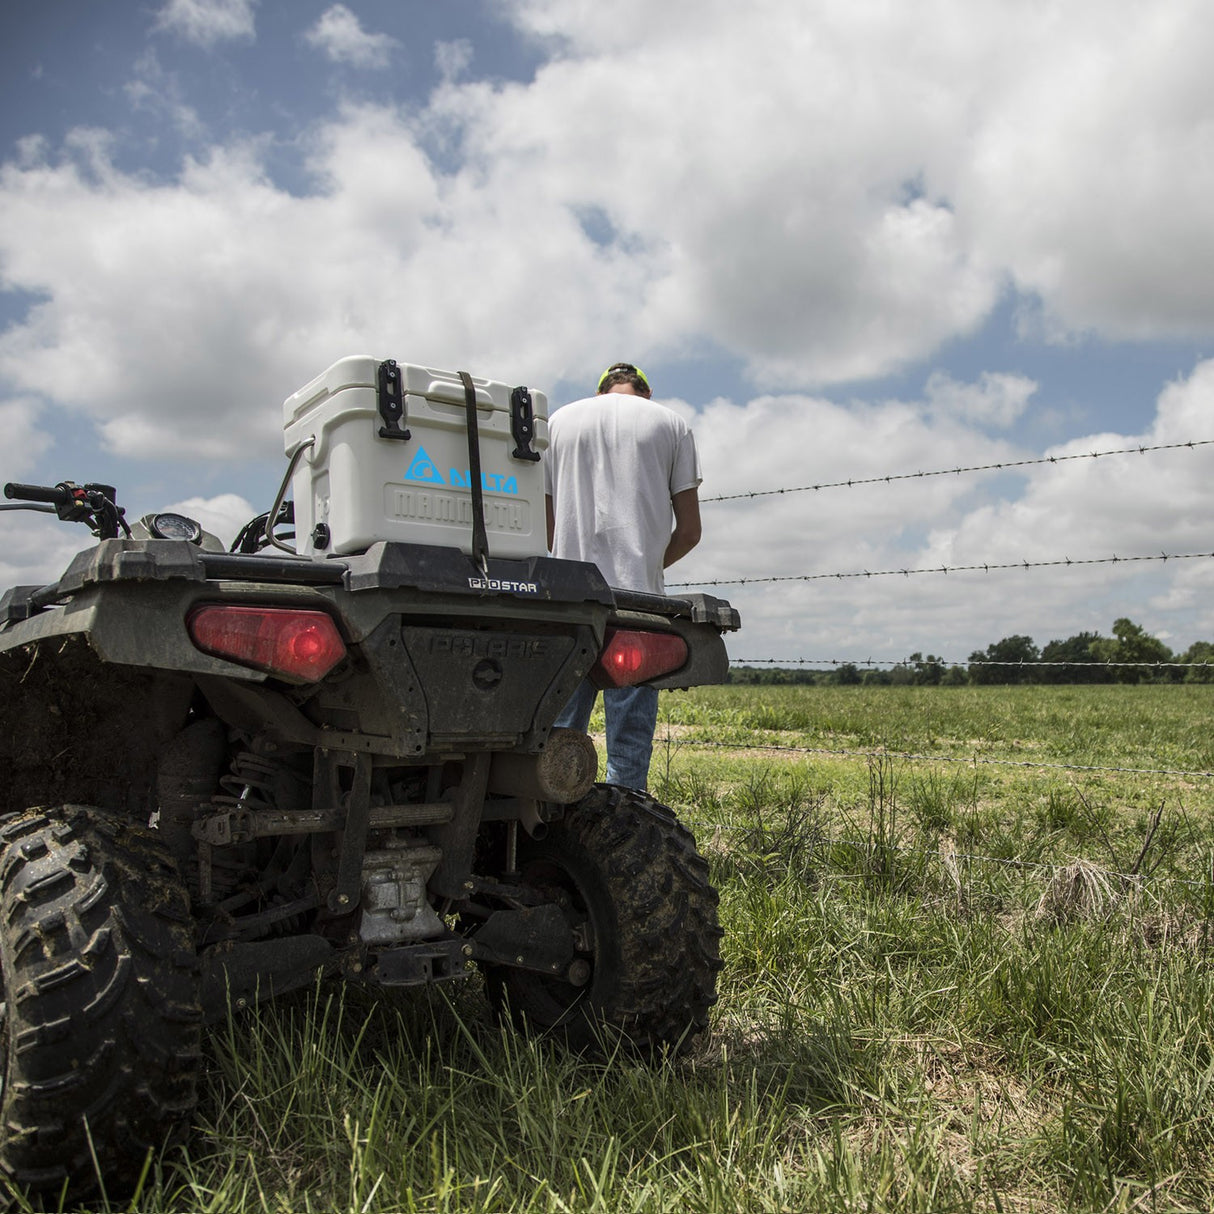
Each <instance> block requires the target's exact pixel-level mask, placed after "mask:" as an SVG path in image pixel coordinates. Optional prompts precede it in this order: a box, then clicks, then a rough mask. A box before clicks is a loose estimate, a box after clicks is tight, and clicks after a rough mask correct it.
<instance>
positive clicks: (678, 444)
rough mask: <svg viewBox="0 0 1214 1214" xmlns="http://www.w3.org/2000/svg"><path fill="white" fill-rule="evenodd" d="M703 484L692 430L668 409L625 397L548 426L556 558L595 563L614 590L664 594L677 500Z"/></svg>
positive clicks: (604, 399) (569, 413) (580, 406)
mask: <svg viewBox="0 0 1214 1214" xmlns="http://www.w3.org/2000/svg"><path fill="white" fill-rule="evenodd" d="M700 480H701V477H700V459H699V455H698V454H697V452H696V444H695V438H694V436H693V435H692V433H691V427H690V426H688V424H687V423H686V422H685V421H684V420H683V419H682V418H681V417H680V416H679V415H678V414H677V413H675V412H674V411H673V410H672V409H667V408H666V406H665V405H659V404H657V403H656V402H655V401H651V400H646V398H645V397H643V396H630V395H628V394H627V393H623V392H608V393H605V394H604V395H602V396H590V397H587V398H586V399H585V400H576V401H573V402H572V403H571V404H568V405H565V406H564V407H563V408H561V409H558V410H556V412H555V413H553V415H552V417H551V418H550V419H549V421H548V451H547V455H546V458H545V460H544V490H545V492H546V493H548V494H549V495H550V496H551V497H552V504H553V510H554V514H555V518H556V528H555V532H554V536H553V541H552V555H553V556H556V557H561V558H563V559H566V560H576V561H592V562H593V563H594V564H596V565H597V566H598V567H599V572H600V573H602V575H603V577H604V578H606V579H607V583H608V585H610V586H616V587H619V588H620V589H624V590H644V591H648V592H649V593H650V594H663V593H664V592H665V582H664V581H663V578H662V557H663V556H664V555H665V553H666V546H667V545H668V544H669V543H670V533H671V531H672V530H673V527H674V509H673V507H672V506H671V504H670V499H671V497H672V496H673V495H674V494H676V493H682V492H683V491H684V490H686V489H694V488H696V487H697V486H698V485H699V484H700Z"/></svg>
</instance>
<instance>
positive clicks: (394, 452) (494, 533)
mask: <svg viewBox="0 0 1214 1214" xmlns="http://www.w3.org/2000/svg"><path fill="white" fill-rule="evenodd" d="M471 379H472V385H473V388H474V390H475V397H476V429H477V433H478V438H479V443H478V449H479V452H480V472H481V476H480V483H481V497H482V508H483V514H484V524H485V526H484V534H485V539H486V541H487V544H488V550H489V555H491V556H500V557H508V558H519V557H529V556H542V555H544V553H545V552H546V551H547V533H546V525H545V515H544V473H543V468H542V466H541V463H540V457H541V455H542V453H543V452H544V451H546V450H547V448H548V401H547V398H546V397H545V395H544V394H543V393H542V392H532V391H529V390H528V389H527V388H512V387H510V386H509V385H507V384H503V383H498V382H496V381H495V380H491V379H478V378H476V377H475V376H473V377H471ZM283 425H284V444H285V448H286V453H287V455H288V456H290V455H292V454H294V453H295V452H296V451H298V450H299V449H300V447H301V445H302V444H305V443H308V442H309V440H311V445H310V446H308V447H307V449H306V450H303V451H301V453H300V457H299V462H298V463H297V465H296V468H295V474H294V478H293V481H292V488H293V491H294V497H295V535H296V548H297V549H298V551H299V552H302V553H310V554H311V553H316V554H322V555H323V554H326V553H330V552H331V553H351V552H364V551H366V549H367V548H369V547H370V546H371V545H372V544H373V543H375V542H376V541H377V540H399V541H404V542H406V543H413V544H437V545H443V546H446V547H452V548H460V549H462V550H463V551H464V552H465V553H469V554H471V553H472V551H473V506H472V502H473V495H472V468H473V467H474V463H473V460H472V459H471V457H470V452H469V446H468V426H467V401H466V392H465V387H464V384H463V382H462V380H461V378H460V375H459V373H458V372H454V371H438V370H436V369H435V368H433V367H419V366H415V365H413V364H411V363H397V362H395V361H393V360H391V359H388V360H384V359H377V358H372V357H370V356H369V355H355V356H353V357H350V358H343V359H341V360H340V361H339V362H336V363H334V364H333V365H332V366H331V367H330V368H329V369H328V370H327V371H325V372H323V373H322V374H321V375H318V376H317V377H316V378H315V379H314V380H312V382H311V383H310V384H307V385H305V386H304V387H302V388H300V390H299V391H298V392H296V393H295V394H294V395H293V396H289V397H288V398H287V399H286V401H284V402H283Z"/></svg>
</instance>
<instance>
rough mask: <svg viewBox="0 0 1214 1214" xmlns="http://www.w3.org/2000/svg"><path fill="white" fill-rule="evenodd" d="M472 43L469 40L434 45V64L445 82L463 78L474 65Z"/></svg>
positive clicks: (462, 39)
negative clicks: (459, 77) (458, 77)
mask: <svg viewBox="0 0 1214 1214" xmlns="http://www.w3.org/2000/svg"><path fill="white" fill-rule="evenodd" d="M472 57H473V56H472V43H471V42H469V41H468V39H467V38H456V39H455V40H454V41H451V42H436V43H435V44H434V62H435V64H436V65H437V67H438V71H439V75H441V76H442V78H443V80H444V81H450V80H454V79H455V78H456V77H457V76H462V75H463V74H464V72H466V71H467V70H468V68H469V67H470V66H471V64H472Z"/></svg>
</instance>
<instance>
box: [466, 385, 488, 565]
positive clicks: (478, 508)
mask: <svg viewBox="0 0 1214 1214" xmlns="http://www.w3.org/2000/svg"><path fill="white" fill-rule="evenodd" d="M459 378H460V382H461V383H462V384H463V385H464V413H465V415H466V417H467V428H468V479H469V480H471V482H472V486H471V488H472V559H473V560H474V561H475V562H476V563H477V564H478V565H479V566H480V567H481V568H482V569H488V567H489V564H488V563H489V540H488V538H487V537H486V535H485V497H484V492H483V490H482V487H481V440H480V429H479V427H478V425H477V418H476V387H475V386H474V385H473V383H472V376H471V375H469V374H468V372H467V371H461V372H460V373H459Z"/></svg>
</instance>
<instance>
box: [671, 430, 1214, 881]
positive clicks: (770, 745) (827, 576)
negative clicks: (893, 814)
mask: <svg viewBox="0 0 1214 1214" xmlns="http://www.w3.org/2000/svg"><path fill="white" fill-rule="evenodd" d="M1211 445H1214V439H1197V440H1191V441H1186V442H1177V443H1160V444H1153V445H1145V444H1143V445H1137V446H1133V447H1122V448H1115V449H1110V450H1104V451H1092V452H1086V453H1077V454H1072V455H1057V456H1041V457H1038V458H1032V459H1023V460H1009V461H1001V462H993V463H981V464H979V463H975V464H970V465H960V466H956V467H951V468H943V469H936V470H929V471H914V472H896V473H888V474H884V475H879V476H868V477H849V478H847V479H843V480H836V481H829V482H819V483H813V484H807V485H799V486H791V487H783V488H777V489H764V490H754V491H749V492H741V493H730V494H721V495H718V496H715V497H707V498H703V499H702V504H704V505H712V504H716V503H729V502H739V501H754V500H755V499H759V498H780V497H787V496H789V495H793V494H800V493H820V492H822V491H826V490H834V489H856V488H860V487H864V486H879V485H892V484H895V483H899V482H909V481H921V480H926V479H928V478H933V477H954V476H960V475H963V474H980V473H991V472H1000V471H1008V470H1013V469H1023V468H1028V467H1032V466H1049V465H1059V464H1063V463H1068V462H1075V461H1084V460H1099V459H1105V458H1109V457H1114V456H1146V455H1148V454H1152V453H1155V452H1161V451H1174V450H1196V449H1197V448H1201V447H1207V446H1211ZM1210 559H1214V552H1190V553H1169V552H1162V551H1161V552H1159V553H1137V554H1132V555H1128V556H1127V555H1121V554H1117V553H1114V554H1110V555H1107V556H1080V557H1071V556H1069V555H1064V556H1061V557H1057V558H1053V559H1048V560H1029V559H1023V560H1017V561H984V562H975V563H972V564H958V565H947V564H941V565H932V566H924V567H911V566H904V567H900V568H891V569H879V570H870V569H862V570H839V571H827V572H817V573H804V574H780V575H772V576H765V577H737V578H715V579H709V580H702V581H698V582H696V583H685V584H679V585H674V586H671V587H670V589H671V590H680V589H688V588H691V587H693V586H694V587H695V588H702V587H721V586H749V585H762V584H774V583H786V582H812V581H844V580H858V579H872V578H895V577H902V578H905V579H909V578H912V577H925V576H936V575H938V576H947V575H949V574H955V573H984V574H990V573H996V572H1001V571H1010V570H1022V571H1029V570H1038V569H1073V568H1079V567H1090V566H1103V565H1113V566H1115V565H1126V564H1146V563H1153V562H1159V563H1166V562H1168V561H1200V560H1210ZM916 663H917V664H920V665H923V666H934V667H938V668H946V667H961V668H965V669H969V668H972V667H977V668H1007V669H1027V670H1040V669H1042V668H1047V669H1049V668H1066V669H1076V670H1083V669H1090V670H1093V671H1109V670H1114V671H1115V670H1117V669H1134V670H1149V671H1156V672H1164V671H1182V670H1183V671H1192V670H1201V671H1209V670H1210V668H1211V667H1212V666H1214V662H1210V661H1183V660H1175V661H1159V660H1154V661H1125V662H1121V661H1075V660H1058V661H1054V660H1045V659H1038V658H1034V659H1024V658H1017V659H1007V660H1001V659H997V658H991V657H980V656H979V655H977V654H975V655H973V656H972V657H970V658H966V659H965V660H964V661H962V660H957V659H945V658H943V657H937V656H935V655H931V654H928V655H922V654H916V655H914V656H913V657H912V658H906V659H874V658H804V657H797V658H749V659H736V660H734V661H733V662H732V663H731V665H732V666H733V667H735V668H736V667H752V668H753V667H759V666H772V667H780V668H790V667H812V668H823V667H826V668H835V669H838V668H841V667H853V668H860V667H863V668H867V669H874V670H875V669H878V668H882V667H891V668H897V667H909V666H912V665H914V664H916ZM656 741H657V742H658V743H659V744H662V743H664V744H665V745H666V746H667V747H668V748H669V747H670V746H671V745H672V744H673V745H674V746H676V747H680V748H681V747H691V748H694V749H703V750H716V751H728V752H733V753H741V754H742V755H746V756H749V755H755V756H758V755H766V756H785V757H788V756H798V757H813V756H816V757H829V758H833V759H843V760H848V761H863V762H865V763H868V764H874V763H888V762H892V761H898V762H907V763H927V764H933V765H935V764H940V765H963V766H969V767H972V768H974V769H977V768H979V767H1005V768H1020V769H1028V770H1039V771H1042V772H1050V773H1082V774H1085V775H1095V774H1114V775H1127V776H1143V777H1153V778H1165V779H1169V780H1177V781H1182V782H1186V783H1188V784H1193V783H1199V784H1204V785H1205V786H1206V787H1210V785H1209V781H1212V780H1214V771H1208V770H1202V769H1187V768H1168V767H1129V766H1116V765H1107V764H1080V763H1061V762H1060V763H1050V762H1042V761H1040V760H1031V759H1023V760H1020V759H1009V758H1001V757H995V756H989V755H984V754H981V753H980V752H978V751H972V752H971V753H969V754H967V755H945V754H938V753H937V754H925V753H917V752H914V751H906V750H896V749H888V748H885V747H881V748H878V749H858V750H857V749H847V748H837V747H820V746H819V747H815V746H795V745H788V744H784V743H774V742H748V743H742V742H737V741H719V740H709V739H704V738H697V737H691V736H679V737H677V738H672V737H671V735H670V734H669V732H667V734H666V736H665V738H662V737H661V736H659V738H658V739H656ZM1159 812H1160V813H1162V806H1161V807H1160V811H1159ZM689 824H690V825H692V826H693V827H699V828H700V829H707V830H712V831H714V832H722V833H726V834H728V833H736V832H751V831H753V829H754V827H753V826H752V825H742V824H739V823H729V822H719V821H712V820H709V819H706V818H700V817H698V816H696V815H692V816H691V817H690V818H689ZM1155 825H1156V826H1158V817H1157V818H1156V822H1155ZM829 842H830V844H831V845H833V846H845V847H852V848H856V849H860V850H864V849H868V848H871V847H872V846H873V841H872V840H871V839H868V840H865V839H846V838H836V839H832V840H829ZM1148 842H1149V840H1148ZM883 846H889V844H888V842H887V843H885V844H883ZM895 850H900V851H904V852H907V853H908V854H915V855H919V856H921V857H923V858H926V859H934V860H941V862H943V863H945V864H946V865H947V864H954V865H955V864H957V863H959V862H963V863H965V864H972V865H979V866H985V865H991V866H997V867H1000V868H1005V869H1015V870H1017V871H1020V872H1024V873H1032V874H1037V875H1044V876H1047V877H1050V878H1053V877H1055V876H1057V875H1058V874H1059V873H1061V872H1063V871H1065V870H1066V868H1067V866H1066V865H1064V864H1060V863H1056V862H1047V861H1037V860H1025V859H1015V858H1008V857H1001V856H991V855H984V854H982V853H980V852H974V851H964V852H958V851H956V850H955V849H953V850H951V851H949V852H947V853H946V854H945V855H944V857H943V859H942V857H941V855H940V854H937V853H928V852H926V851H925V850H924V849H921V848H911V847H905V846H902V845H898V846H896V847H895ZM1208 867H1209V871H1207V872H1205V873H1203V874H1202V875H1201V876H1199V877H1197V878H1192V879H1190V878H1177V877H1167V878H1164V879H1163V880H1164V881H1165V883H1166V884H1172V885H1181V886H1185V887H1187V888H1191V889H1199V890H1204V891H1205V892H1206V894H1207V895H1211V894H1212V893H1214V853H1212V854H1211V857H1210V863H1209V866H1208ZM1105 875H1106V876H1107V877H1109V878H1111V879H1113V880H1115V881H1118V882H1121V883H1122V884H1123V885H1127V886H1128V885H1129V884H1136V885H1137V886H1138V887H1141V886H1142V885H1143V884H1144V882H1145V881H1146V880H1147V879H1148V878H1147V877H1146V876H1144V874H1142V873H1137V872H1132V873H1126V872H1116V871H1111V870H1110V871H1106V873H1105Z"/></svg>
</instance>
